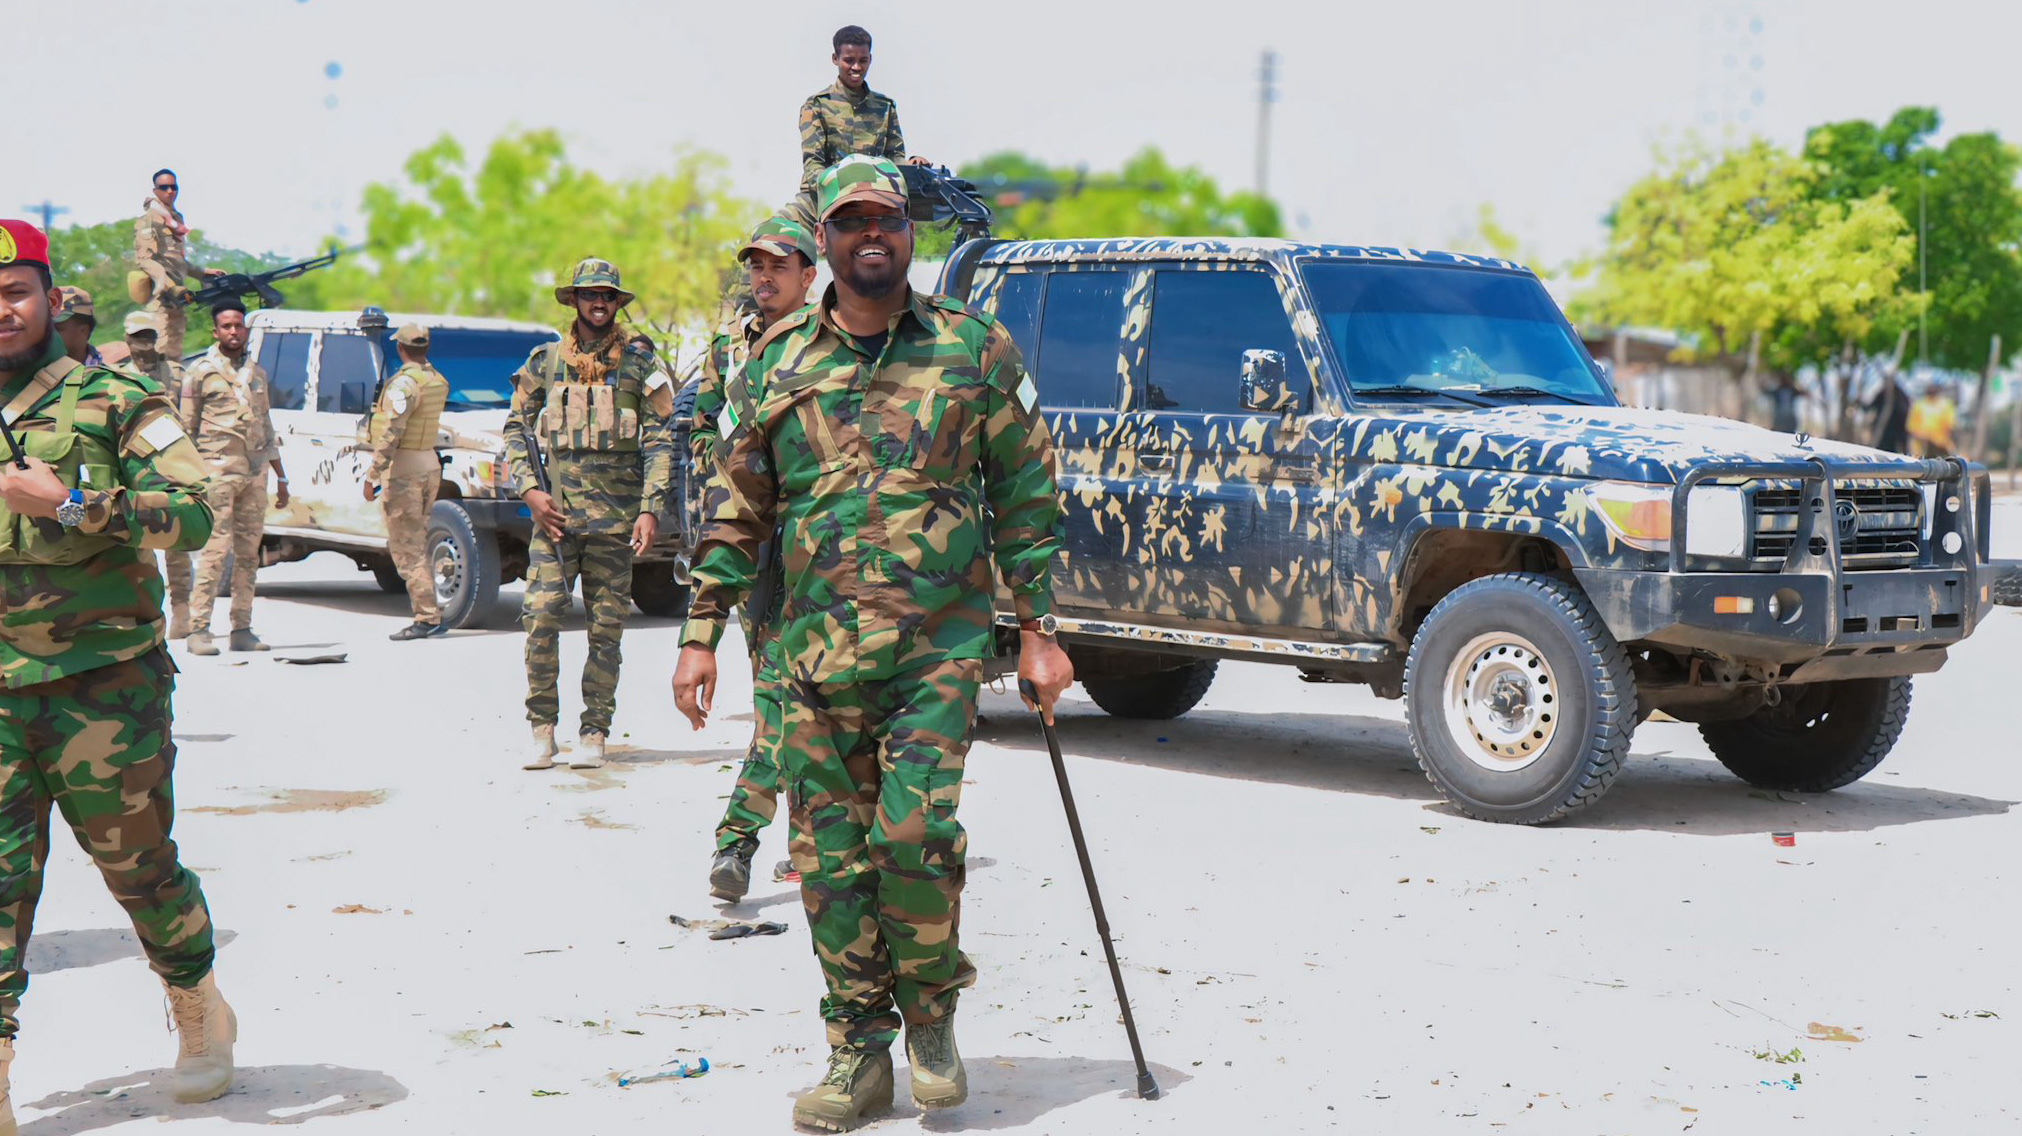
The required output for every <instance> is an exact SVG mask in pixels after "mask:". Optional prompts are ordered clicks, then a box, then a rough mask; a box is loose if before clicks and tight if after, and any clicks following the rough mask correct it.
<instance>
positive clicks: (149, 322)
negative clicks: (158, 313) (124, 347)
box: [126, 308, 161, 335]
mask: <svg viewBox="0 0 2022 1136" xmlns="http://www.w3.org/2000/svg"><path fill="white" fill-rule="evenodd" d="M141 332H146V333H148V334H149V335H160V334H161V328H160V326H158V325H157V324H156V323H155V320H154V313H153V312H150V311H147V310H146V309H144V308H135V309H134V310H132V311H130V312H128V313H126V334H128V335H139V334H140V333H141Z"/></svg>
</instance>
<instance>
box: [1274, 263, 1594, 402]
mask: <svg viewBox="0 0 2022 1136" xmlns="http://www.w3.org/2000/svg"><path fill="white" fill-rule="evenodd" d="M1300 272H1301V274H1302V275H1303V276H1304V277H1305V279H1306V288H1307V291H1308V293H1309V294H1310V295H1311V296H1312V298H1313V307H1314V311H1315V313H1316V314H1317V315H1318V316H1319V317H1320V326H1321V329H1322V331H1323V333H1324V334H1325V336H1326V338H1327V341H1328V344H1329V346H1331V347H1332V348H1333V351H1334V358H1335V360H1336V362H1337V363H1338V364H1339V365H1340V367H1341V372H1342V374H1344V375H1346V376H1347V378H1348V385H1349V387H1350V388H1351V389H1352V390H1354V391H1356V392H1366V397H1368V398H1370V399H1372V400H1382V399H1388V398H1393V397H1396V398H1403V397H1410V396H1411V395H1412V394H1413V393H1414V392H1417V391H1427V392H1439V393H1444V392H1452V393H1453V395H1454V396H1455V397H1456V399H1458V400H1461V401H1470V402H1477V403H1478V402H1480V401H1482V400H1484V399H1489V400H1494V401H1496V402H1549V403H1556V404H1561V405H1563V404H1565V403H1568V402H1576V403H1583V404H1591V405H1596V406H1608V405H1613V403H1614V401H1615V400H1614V397H1613V395H1612V394H1610V393H1609V391H1608V387H1607V384H1606V382H1605V381H1604V380H1603V379H1602V377H1601V376H1600V374H1599V373H1598V372H1597V370H1596V369H1595V367H1594V365H1593V362H1592V360H1591V359H1590V358H1589V357H1588V355H1587V352H1586V348H1585V347H1584V346H1583V345H1582V344H1581V343H1580V341H1579V340H1578V339H1577V338H1575V337H1574V335H1573V331H1572V328H1570V327H1569V326H1567V324H1566V321H1565V319H1564V317H1562V316H1561V315H1560V314H1559V310H1558V307H1557V306H1556V305H1554V304H1553V303H1552V298H1551V296H1550V295H1549V294H1548V293H1547V292H1546V291H1545V289H1544V286H1543V285H1541V284H1539V283H1538V282H1537V280H1536V279H1535V278H1534V277H1530V276H1523V275H1518V274H1516V273H1511V272H1501V271H1495V270H1489V269H1477V268H1466V267H1448V266H1445V265H1433V264H1423V263H1417V264H1409V265H1401V264H1381V263H1369V262H1366V261H1352V262H1351V261H1331V262H1330V261H1312V260H1309V261H1304V262H1302V263H1301V264H1300ZM1421 397H1422V396H1421Z"/></svg>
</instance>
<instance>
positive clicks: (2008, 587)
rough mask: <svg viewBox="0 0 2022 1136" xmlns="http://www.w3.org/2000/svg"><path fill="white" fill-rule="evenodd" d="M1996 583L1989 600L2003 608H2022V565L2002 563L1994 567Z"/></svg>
mask: <svg viewBox="0 0 2022 1136" xmlns="http://www.w3.org/2000/svg"><path fill="white" fill-rule="evenodd" d="M1992 571H1993V575H1994V582H1993V584H1992V585H1991V586H1990V587H1989V588H1988V592H1989V595H1988V598H1989V599H1991V600H1992V601H1993V602H1995V603H1997V604H2000V605H2002V606H2003V607H2022V563H2017V562H2015V561H2012V560H2008V561H2002V562H2000V563H1998V564H1996V565H1994V566H1993V569H1992Z"/></svg>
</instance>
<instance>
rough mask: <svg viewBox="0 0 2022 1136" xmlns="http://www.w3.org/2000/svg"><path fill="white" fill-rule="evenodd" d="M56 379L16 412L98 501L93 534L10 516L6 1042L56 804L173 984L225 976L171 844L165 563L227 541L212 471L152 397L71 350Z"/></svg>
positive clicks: (29, 390) (2, 524)
mask: <svg viewBox="0 0 2022 1136" xmlns="http://www.w3.org/2000/svg"><path fill="white" fill-rule="evenodd" d="M40 367H41V369H40V370H38V371H37V372H36V374H35V375H34V376H33V377H32V378H28V379H26V380H17V381H15V382H11V383H9V384H7V387H6V388H5V390H0V403H4V404H5V407H6V417H7V419H8V420H9V422H10V423H12V424H13V426H14V428H15V431H16V434H17V436H18V437H19V438H20V439H21V441H22V443H23V444H24V446H25V447H26V449H27V450H28V452H29V453H30V454H33V455H35V456H38V457H41V458H43V459H44V460H47V461H49V462H50V463H51V464H52V465H54V466H55V467H56V468H57V472H58V475H59V476H60V477H61V478H62V479H63V480H64V481H65V482H67V483H69V484H72V485H76V486H78V487H79V488H80V489H82V491H83V494H84V520H83V522H82V523H81V524H79V525H78V526H77V527H76V528H75V529H68V528H65V527H63V526H62V525H60V524H58V523H57V522H56V521H53V520H37V519H30V518H26V517H20V516H16V515H14V514H12V513H9V512H7V510H6V509H5V507H4V506H0V687H4V693H0V1040H4V1039H8V1038H11V1037H12V1036H13V1035H14V1034H15V1032H16V1030H17V1029H18V1028H19V1024H20V1023H19V1021H18V1020H17V1018H16V1017H15V1014H16V1011H17V1010H18V1009H19V1006H20V1001H21V995H22V993H23V991H24V990H26V988H27V985H28V974H27V972H26V970H25V969H24V968H23V963H24V959H25V952H26V950H27V947H28V937H29V933H30V931H31V929H32V927H33V924H34V917H35V906H36V902H37V900H38V899H39V898H40V896H41V892H42V872H43V865H44V863H45V861H46V859H47V857H48V854H49V812H50V807H51V805H52V804H53V805H54V806H55V807H56V808H57V809H58V810H60V811H61V813H62V815H63V819H64V821H65V822H66V823H67V824H69V826H70V828H71V831H72V833H73V834H75V836H76V838H77V841H78V843H79V844H80V845H81V846H82V847H83V848H84V850H85V851H86V852H87V853H89V854H90V856H91V858H92V860H93V862H94V863H96V864H97V865H98V869H99V872H100V873H101V874H102V875H103V876H104V878H105V882H106V885H107V886H108V887H109V888H110V889H111V891H112V893H113V896H114V898H116V899H117V900H118V901H119V903H120V906H122V907H124V908H125V909H126V912H127V915H128V917H129V918H131V919H132V921H133V927H134V932H135V934H136V936H137V937H138V938H139V939H140V941H141V945H142V946H143V948H144V949H145V950H146V952H147V957H148V962H149V965H150V966H152V967H153V969H154V971H155V973H156V974H158V975H160V976H161V977H162V978H163V979H164V980H165V981H166V982H168V983H169V985H170V986H172V987H175V988H178V989H188V988H193V987H196V986H198V985H199V984H200V983H202V982H203V981H204V979H205V977H206V976H207V975H208V974H209V973H210V970H211V963H212V958H213V950H212V939H211V919H210V912H209V909H208V907H207V906H206V905H205V903H204V895H203V890H202V888H201V887H200V886H199V883H198V880H197V877H196V876H195V875H194V874H193V873H192V872H190V871H189V869H187V868H185V867H183V866H182V864H181V863H180V862H179V861H178V859H177V855H176V845H175V841H174V840H172V839H171V838H170V827H171V824H172V822H173V820H174V805H173V798H172V795H171V791H170V774H171V771H172V770H173V768H174V765H175V743H174V742H173V741H172V740H170V718H171V711H170V692H171V690H172V689H173V687H174V675H175V667H174V664H172V663H171V662H170V661H169V659H168V656H167V654H166V652H164V651H163V649H162V617H161V599H162V594H161V578H160V577H159V576H157V575H156V574H155V569H154V563H153V557H152V556H151V555H150V554H149V553H148V551H147V550H149V549H183V550H187V549H192V548H196V547H198V546H199V545H201V544H202V543H203V542H204V539H205V538H206V537H207V536H209V535H210V531H211V511H210V507H209V506H208V505H207V504H206V503H205V500H204V497H203V495H202V493H201V492H200V488H201V486H202V484H203V480H204V464H203V461H202V459H201V458H200V457H199V456H198V453H197V450H196V448H195V447H194V446H193V445H191V443H190V440H189V439H188V438H187V437H185V436H184V433H183V430H182V428H181V427H180V426H179V425H178V424H177V422H176V419H175V415H174V413H173V412H172V410H171V408H170V406H169V403H168V400H167V399H166V398H165V397H163V395H162V394H161V393H160V392H159V391H157V390H155V389H154V388H153V386H152V384H150V383H148V382H146V381H144V380H138V379H136V378H134V377H133V376H131V375H128V374H125V373H123V372H119V371H114V370H108V369H101V368H91V367H81V366H76V365H74V364H72V363H71V362H70V360H68V359H67V358H65V357H64V356H63V355H62V348H61V346H60V345H57V344H52V345H51V348H50V350H49V351H48V352H47V353H46V354H45V355H44V357H43V359H42V360H41V364H40Z"/></svg>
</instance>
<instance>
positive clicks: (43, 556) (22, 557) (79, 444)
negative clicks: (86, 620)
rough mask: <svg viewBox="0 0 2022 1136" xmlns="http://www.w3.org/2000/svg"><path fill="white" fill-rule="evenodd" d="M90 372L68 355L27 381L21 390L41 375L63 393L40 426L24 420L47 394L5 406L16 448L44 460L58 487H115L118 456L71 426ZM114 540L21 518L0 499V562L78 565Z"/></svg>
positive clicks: (111, 545) (46, 521)
mask: <svg viewBox="0 0 2022 1136" xmlns="http://www.w3.org/2000/svg"><path fill="white" fill-rule="evenodd" d="M90 373H91V372H90V371H89V370H88V369H86V368H84V367H81V366H79V365H78V364H77V362H76V361H75V360H73V359H70V358H68V357H65V358H62V359H58V360H57V361H56V362H54V363H51V364H50V365H49V366H47V367H44V368H43V369H42V370H41V371H39V372H37V373H36V376H35V378H32V379H30V380H29V385H28V387H27V388H26V389H27V390H34V389H35V388H36V386H37V385H38V384H37V381H36V380H38V379H40V378H41V377H42V376H43V375H49V376H50V377H52V378H54V379H56V380H57V381H58V383H59V384H60V389H61V390H62V392H63V393H62V395H61V397H60V399H59V400H58V402H57V404H56V413H55V415H54V416H53V417H52V419H51V423H52V424H51V425H48V426H47V427H46V428H45V427H43V426H40V425H38V424H36V423H24V420H25V419H27V418H28V417H29V414H30V413H31V412H33V411H34V409H35V408H36V407H37V406H39V405H40V404H41V403H42V402H44V401H45V400H46V399H47V398H48V394H49V392H48V391H43V392H42V393H40V394H37V395H34V396H29V397H25V398H16V399H15V404H16V405H14V406H9V407H8V408H7V419H8V425H9V429H11V430H12V431H13V433H14V437H15V439H16V440H18V441H19V442H20V443H21V451H22V452H23V453H25V454H27V455H28V456H29V457H32V458H41V459H42V460H43V461H45V462H48V463H49V465H50V467H51V468H52V469H54V470H55V471H56V478H57V480H59V481H61V482H62V483H63V484H64V485H66V486H69V487H71V488H74V489H75V488H82V489H86V490H90V489H115V488H117V487H118V486H119V454H118V453H117V452H116V451H114V450H113V449H112V448H111V447H109V446H107V445H106V444H105V443H103V442H101V441H99V440H98V439H96V438H93V437H91V436H90V435H88V434H85V433H83V432H82V431H80V430H78V429H77V427H76V421H77V400H78V396H79V395H81V394H83V393H84V380H85V379H86V378H87V377H88V376H89V375H90ZM25 393H26V392H25V391H24V395H25ZM17 406H18V407H19V408H18V409H17ZM0 460H7V461H12V460H13V455H12V454H7V455H6V456H5V458H4V459H0ZM118 544H119V542H118V541H116V540H114V539H112V538H111V537H108V536H101V535H97V534H94V533H82V532H78V531H77V530H76V529H71V528H65V527H64V526H62V525H60V524H58V523H56V521H55V520H54V519H38V518H35V517H24V516H21V515H20V514H18V513H16V512H14V511H13V510H12V509H9V508H8V507H7V505H6V502H4V501H0V564H78V563H82V562H83V561H86V560H89V559H91V558H92V557H94V556H96V555H98V554H99V553H101V552H104V551H106V550H107V549H110V548H114V547H117V546H118Z"/></svg>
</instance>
